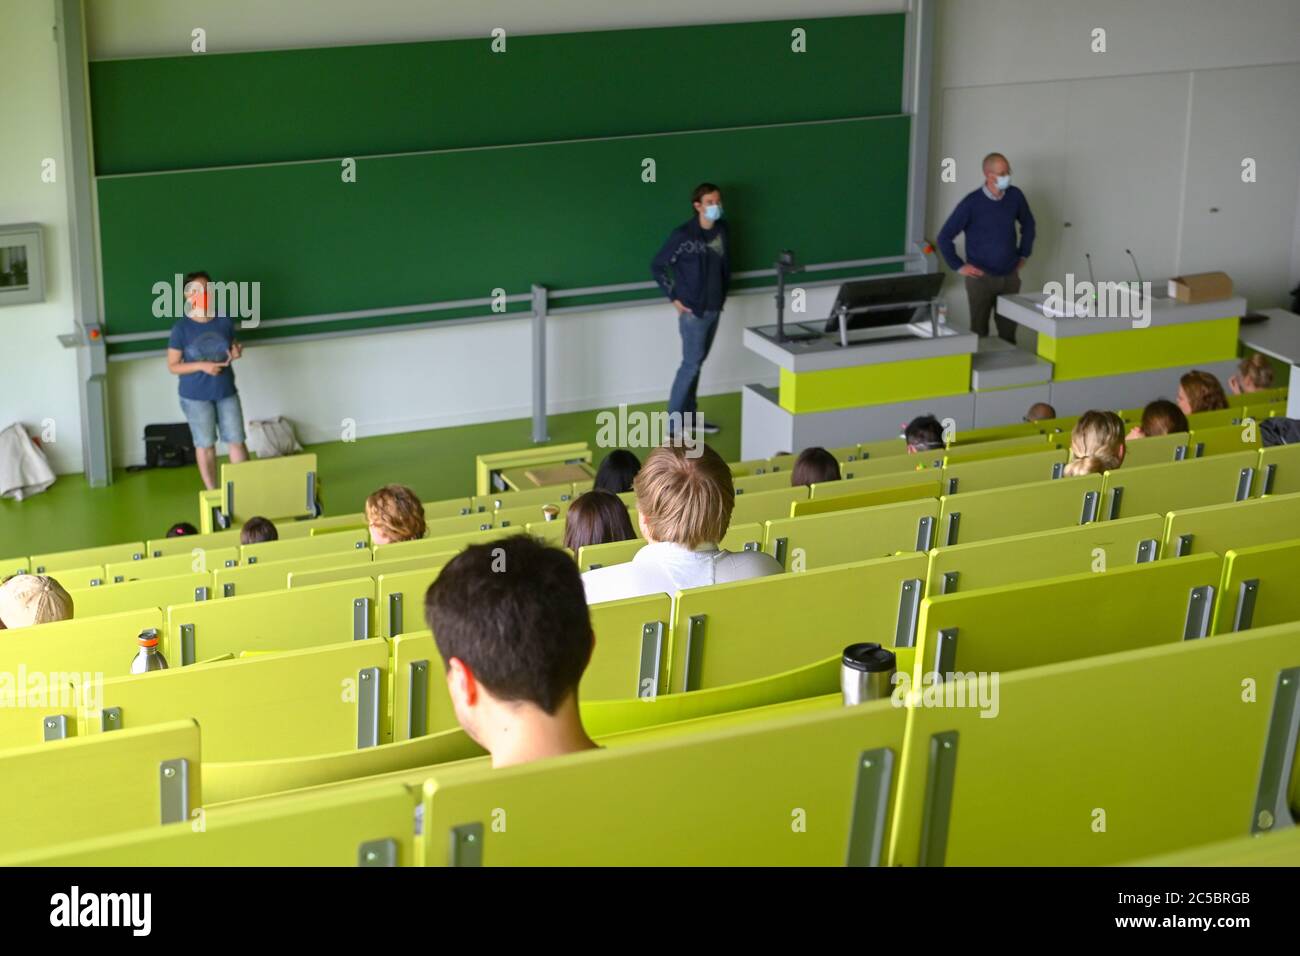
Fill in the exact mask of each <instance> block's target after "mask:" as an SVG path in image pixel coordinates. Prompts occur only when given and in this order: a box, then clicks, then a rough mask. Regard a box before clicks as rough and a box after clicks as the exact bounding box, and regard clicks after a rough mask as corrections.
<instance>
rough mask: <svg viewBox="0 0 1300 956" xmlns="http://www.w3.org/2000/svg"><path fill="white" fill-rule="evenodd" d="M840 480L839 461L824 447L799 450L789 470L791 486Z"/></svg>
mask: <svg viewBox="0 0 1300 956" xmlns="http://www.w3.org/2000/svg"><path fill="white" fill-rule="evenodd" d="M839 480H840V463H839V461H837V460H836V458H835V456H834V455H832V454H831V453H830V452H828V451H827V450H826V449H825V448H821V447H813V448H805V449H804V450H803V451H801V452H799V457H798V458H796V459H795V461H794V468H793V469H792V470H791V472H790V485H791V487H795V488H797V487H799V486H800V485H815V484H820V483H822V482H825V481H839Z"/></svg>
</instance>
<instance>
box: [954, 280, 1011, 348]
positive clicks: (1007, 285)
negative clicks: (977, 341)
mask: <svg viewBox="0 0 1300 956" xmlns="http://www.w3.org/2000/svg"><path fill="white" fill-rule="evenodd" d="M965 278H966V300H967V301H968V302H969V303H970V330H971V331H972V332H974V333H975V334H976V335H980V336H984V335H988V334H989V315H990V314H991V313H992V312H993V311H994V310H995V307H996V305H997V300H998V296H1000V295H1013V294H1014V293H1016V292H1019V291H1020V276H1019V275H1017V274H1016V273H1014V272H1013V273H1011V274H1010V275H1005V276H995V275H989V274H988V273H985V274H984V275H982V276H966V277H965ZM997 323H998V335H1000V336H1002V338H1004V339H1006V340H1007V341H1008V342H1011V343H1013V344H1014V343H1015V341H1016V323H1014V322H1012V321H1011V320H1010V319H1008V318H1006V317H1005V316H1001V315H999V316H998V317H997Z"/></svg>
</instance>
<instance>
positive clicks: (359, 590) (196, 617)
mask: <svg viewBox="0 0 1300 956" xmlns="http://www.w3.org/2000/svg"><path fill="white" fill-rule="evenodd" d="M374 604H375V582H374V581H372V580H371V579H370V578H359V579H357V580H353V581H339V582H336V583H334V584H319V585H317V586H315V587H310V588H294V589H293V590H291V591H290V590H284V591H268V592H267V593H265V594H250V595H248V596H246V597H230V598H222V599H220V600H216V601H201V602H198V603H195V604H176V605H172V606H171V607H170V608H168V610H167V634H166V640H165V642H164V647H163V653H164V655H165V656H166V657H167V661H168V663H169V664H171V666H172V667H173V668H175V667H178V666H180V665H182V664H190V663H193V662H194V661H201V660H207V659H209V658H212V657H216V656H218V655H220V654H224V653H226V652H228V651H229V652H231V653H233V654H239V653H242V652H244V651H266V650H271V651H286V650H294V649H297V648H303V647H319V646H321V645H323V644H334V643H337V642H339V641H352V640H358V639H362V638H366V637H369V636H371V635H372V634H374V633H375V631H374Z"/></svg>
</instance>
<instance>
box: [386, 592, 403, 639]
mask: <svg viewBox="0 0 1300 956" xmlns="http://www.w3.org/2000/svg"><path fill="white" fill-rule="evenodd" d="M401 633H402V592H401V591H394V592H393V593H392V594H390V595H388V636H389V637H396V636H397V635H398V634H401Z"/></svg>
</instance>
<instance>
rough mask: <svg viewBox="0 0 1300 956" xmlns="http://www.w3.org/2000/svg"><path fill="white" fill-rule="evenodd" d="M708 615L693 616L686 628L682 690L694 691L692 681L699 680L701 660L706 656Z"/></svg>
mask: <svg viewBox="0 0 1300 956" xmlns="http://www.w3.org/2000/svg"><path fill="white" fill-rule="evenodd" d="M708 620H709V616H708V615H707V614H692V615H691V618H690V622H689V623H688V624H687V626H686V660H685V662H684V663H683V665H682V690H684V691H687V690H694V689H695V688H693V687H692V686H691V681H692V679H695V680H697V681H698V680H699V674H700V663H701V658H702V657H703V656H704V632H705V628H706V626H707V624H708Z"/></svg>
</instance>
